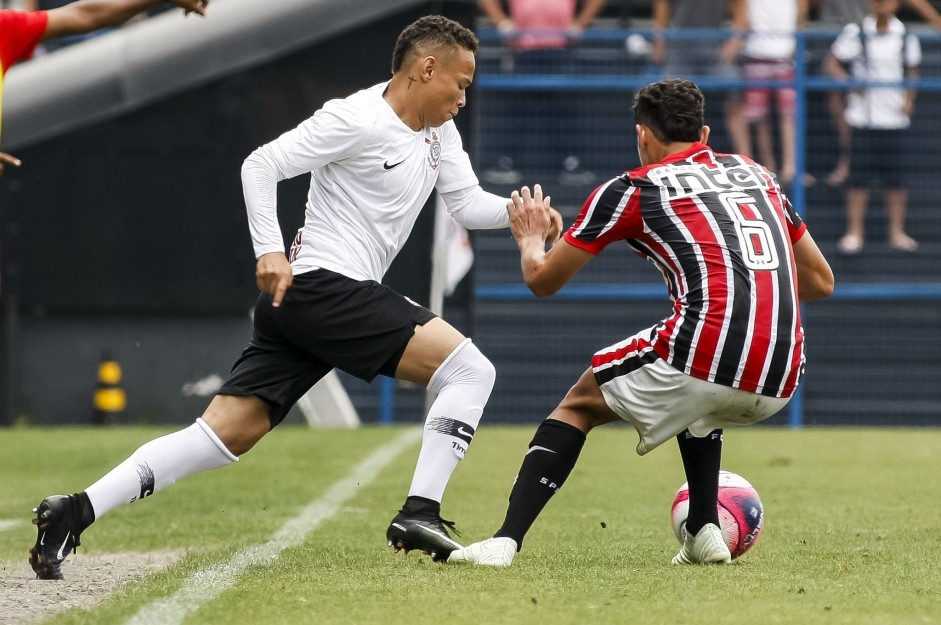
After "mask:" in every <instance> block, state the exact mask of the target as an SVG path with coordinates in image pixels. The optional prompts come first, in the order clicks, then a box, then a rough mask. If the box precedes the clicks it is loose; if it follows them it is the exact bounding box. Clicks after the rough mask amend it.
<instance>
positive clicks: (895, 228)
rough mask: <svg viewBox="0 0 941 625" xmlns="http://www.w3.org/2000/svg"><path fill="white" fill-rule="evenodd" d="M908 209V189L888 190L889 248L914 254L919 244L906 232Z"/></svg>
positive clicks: (886, 198)
mask: <svg viewBox="0 0 941 625" xmlns="http://www.w3.org/2000/svg"><path fill="white" fill-rule="evenodd" d="M907 208H908V189H904V188H900V189H888V190H886V192H885V210H886V214H887V217H888V220H889V227H888V231H889V237H888V238H889V246H890V247H892V248H894V249H897V250H899V251H902V252H914V251H915V250H916V249H918V242H917V241H915V239H913V238H912V237H910V236H908V234H906V232H905V214H906V212H907Z"/></svg>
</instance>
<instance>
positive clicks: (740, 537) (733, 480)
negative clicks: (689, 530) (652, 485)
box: [670, 471, 765, 559]
mask: <svg viewBox="0 0 941 625" xmlns="http://www.w3.org/2000/svg"><path fill="white" fill-rule="evenodd" d="M670 514H671V517H672V520H673V533H674V534H675V535H676V538H677V540H679V541H680V544H683V542H684V541H685V539H686V517H687V516H688V514H689V487H688V485H687V484H686V483H685V482H684V483H683V485H682V486H681V487H680V489H679V490H678V491H676V497H675V498H674V499H673V508H672V510H671V513H670ZM764 522H765V509H764V507H763V506H762V505H761V499H760V498H759V497H758V491H756V490H755V487H754V486H752V485H751V484H749V483H748V480H746V479H745V478H743V477H742V476H741V475H737V474H735V473H732V472H730V471H720V472H719V525H720V527H721V528H722V537H723V538H724V539H725V544H727V545H728V546H729V551H731V552H732V558H733V559H735V558H737V557H739V556H740V555H742V554H743V553H745V552H746V551H748V550H749V549H751V548H752V546H753V545H754V544H755V542H757V540H758V537H759V536H760V535H761V528H762V526H763V525H764Z"/></svg>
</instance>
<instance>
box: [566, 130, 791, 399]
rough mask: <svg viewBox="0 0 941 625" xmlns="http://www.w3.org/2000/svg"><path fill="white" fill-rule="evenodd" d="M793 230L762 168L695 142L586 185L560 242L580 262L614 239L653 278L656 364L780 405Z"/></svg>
mask: <svg viewBox="0 0 941 625" xmlns="http://www.w3.org/2000/svg"><path fill="white" fill-rule="evenodd" d="M805 231H806V226H805V225H804V223H803V221H802V220H801V218H800V217H799V216H798V214H797V213H796V212H795V211H794V209H793V207H792V206H791V204H790V202H789V201H788V199H787V197H785V195H784V193H783V192H782V191H781V189H780V187H779V186H778V184H777V182H776V181H775V179H774V177H773V176H772V175H771V173H770V172H769V171H768V170H767V169H765V168H764V167H762V166H761V165H758V164H757V163H755V162H754V161H752V160H751V159H749V158H747V157H744V156H741V155H735V154H716V153H715V152H713V151H712V150H711V149H710V148H709V147H708V146H706V145H704V144H702V143H695V144H693V146H692V147H690V148H689V149H688V150H685V151H683V152H679V153H676V154H673V155H671V156H669V157H667V158H666V159H664V160H663V161H661V162H659V163H656V164H654V165H649V166H646V167H641V168H638V169H635V170H633V171H630V172H627V173H625V174H623V175H621V176H618V177H617V178H614V179H612V180H610V181H608V182H607V183H605V184H603V185H601V186H600V187H598V188H597V189H596V190H595V191H594V192H593V193H592V194H591V196H589V198H588V199H587V200H586V202H585V204H584V206H583V207H582V210H581V213H580V214H579V216H578V218H577V220H576V221H575V223H574V224H573V225H572V227H571V228H570V229H569V230H568V232H566V233H565V240H566V241H567V242H568V243H570V244H572V245H575V246H577V247H579V248H582V249H584V250H587V251H588V252H591V253H592V254H597V253H598V252H600V251H601V250H602V249H604V247H606V246H607V245H608V244H610V243H612V242H615V241H626V242H627V244H628V245H629V246H631V248H633V249H634V250H635V251H636V252H637V253H638V254H639V255H640V256H642V257H644V258H647V259H648V260H650V261H652V262H653V263H654V264H655V265H656V266H657V267H658V268H659V269H660V272H661V273H662V274H663V277H664V280H665V281H666V284H667V289H668V291H669V296H670V299H671V300H672V302H673V312H672V314H671V315H670V316H669V317H667V318H666V319H664V320H663V321H661V322H660V323H659V324H658V325H657V326H655V327H654V328H652V330H651V335H650V337H649V341H650V348H651V349H652V351H653V352H655V353H656V354H657V356H659V357H660V358H662V359H664V360H665V361H666V362H668V363H669V364H670V365H672V366H673V367H675V368H676V369H678V370H680V371H682V372H684V373H686V374H687V375H691V376H694V377H696V378H699V379H702V380H707V381H710V382H715V383H718V384H722V385H725V386H731V387H734V388H740V389H742V390H746V391H750V392H754V393H760V394H762V395H770V396H774V397H790V396H791V395H792V394H793V393H794V391H795V390H796V388H797V385H798V383H799V381H800V376H801V374H802V372H803V364H804V333H803V329H802V327H801V318H800V300H799V299H798V294H797V270H796V266H795V260H794V251H793V248H792V244H793V243H794V242H796V241H797V240H798V239H799V238H800V237H801V236H802V235H803V234H804V232H805ZM608 357H609V358H617V356H616V354H611V355H609V356H608ZM605 364H606V363H594V366H595V367H596V368H597V367H598V366H604V365H605ZM612 364H616V363H612Z"/></svg>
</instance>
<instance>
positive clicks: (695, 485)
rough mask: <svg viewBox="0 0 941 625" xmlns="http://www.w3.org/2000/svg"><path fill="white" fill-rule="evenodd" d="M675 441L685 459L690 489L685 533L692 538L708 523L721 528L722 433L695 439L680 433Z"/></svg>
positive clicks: (684, 432) (715, 432) (687, 433)
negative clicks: (720, 470)
mask: <svg viewBox="0 0 941 625" xmlns="http://www.w3.org/2000/svg"><path fill="white" fill-rule="evenodd" d="M676 441H677V442H678V443H679V445H680V455H681V456H682V457H683V469H684V470H685V471H686V483H687V484H688V485H689V516H688V517H687V519H686V531H687V532H688V533H690V534H692V535H693V536H695V535H696V534H698V533H699V530H701V529H702V526H703V525H705V524H707V523H714V524H715V525H716V526H717V527H718V525H719V511H718V508H717V504H718V498H719V466H720V464H721V461H722V430H713V431H712V432H710V433H709V435H708V436H704V437H703V438H696V437H694V436H693V435H692V434H690V433H689V430H685V431H683V432H680V433H679V434H678V435H677V437H676Z"/></svg>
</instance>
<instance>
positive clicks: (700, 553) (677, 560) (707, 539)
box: [673, 523, 732, 564]
mask: <svg viewBox="0 0 941 625" xmlns="http://www.w3.org/2000/svg"><path fill="white" fill-rule="evenodd" d="M731 561H732V552H731V551H729V546H728V545H726V544H725V540H724V539H723V538H722V530H720V529H719V528H718V527H717V526H716V525H715V524H714V523H706V524H705V525H703V527H702V529H701V530H699V533H698V534H696V535H695V536H690V535H689V534H686V540H685V541H684V542H683V548H682V549H680V552H679V553H678V554H676V555H675V556H673V564H728V563H729V562H731Z"/></svg>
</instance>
